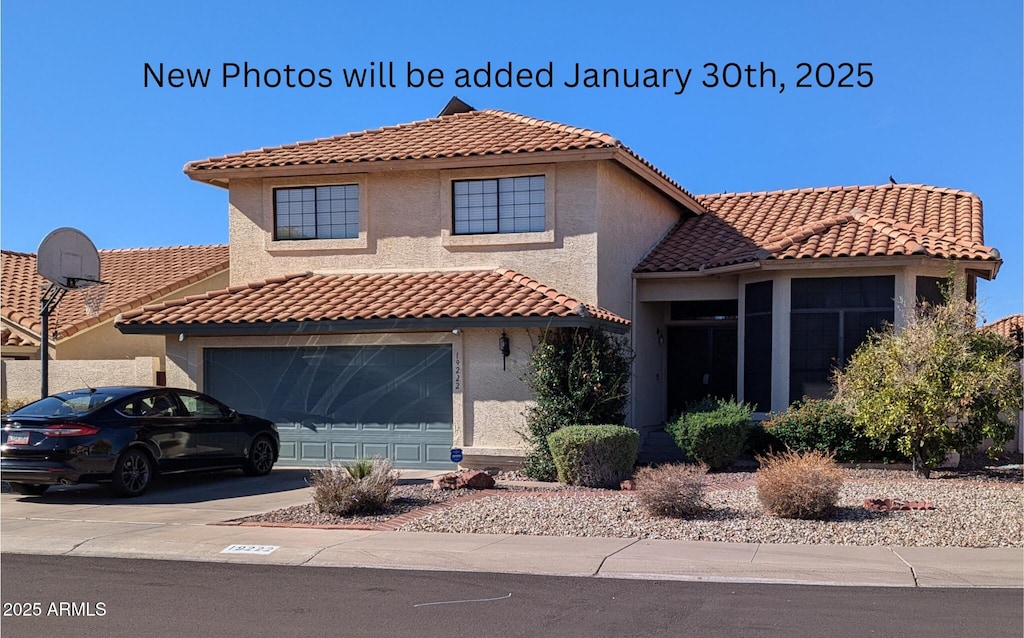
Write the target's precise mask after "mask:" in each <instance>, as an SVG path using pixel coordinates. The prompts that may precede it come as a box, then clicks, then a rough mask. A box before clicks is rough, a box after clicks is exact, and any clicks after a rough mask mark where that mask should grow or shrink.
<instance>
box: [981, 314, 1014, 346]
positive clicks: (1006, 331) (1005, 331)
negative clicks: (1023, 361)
mask: <svg viewBox="0 0 1024 638" xmlns="http://www.w3.org/2000/svg"><path fill="white" fill-rule="evenodd" d="M981 330H991V331H992V332H994V333H996V334H997V335H999V336H1001V337H1003V338H1004V339H1009V340H1010V342H1011V343H1013V344H1015V345H1016V346H1017V347H1018V348H1019V347H1020V346H1021V345H1022V344H1024V315H1022V314H1017V315H1008V316H1006V317H1003V318H1002V319H997V320H995V321H993V322H992V323H989V324H985V325H983V326H981Z"/></svg>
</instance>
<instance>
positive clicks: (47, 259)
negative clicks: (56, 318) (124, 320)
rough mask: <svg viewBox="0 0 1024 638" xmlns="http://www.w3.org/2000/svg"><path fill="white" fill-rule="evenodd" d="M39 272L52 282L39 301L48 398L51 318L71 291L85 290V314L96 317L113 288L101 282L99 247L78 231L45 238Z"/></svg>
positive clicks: (44, 392) (44, 384)
mask: <svg viewBox="0 0 1024 638" xmlns="http://www.w3.org/2000/svg"><path fill="white" fill-rule="evenodd" d="M36 272H37V273H38V274H39V276H41V277H42V278H43V279H46V280H47V281H49V282H50V285H49V286H48V287H47V288H46V292H44V293H43V295H42V297H40V299H39V321H40V324H41V327H42V329H41V330H40V346H39V359H40V366H39V367H40V377H41V378H42V396H43V397H45V396H46V395H47V394H48V393H49V365H48V363H49V359H50V356H49V354H50V353H49V348H50V344H49V341H50V335H49V323H50V315H51V314H52V313H53V312H54V311H55V310H56V309H57V304H59V303H60V300H61V299H62V298H63V297H64V294H65V293H66V292H67V291H68V290H71V289H74V288H83V290H82V296H83V297H84V299H85V312H86V314H87V315H89V316H90V317H95V316H97V315H98V314H99V311H100V307H102V305H103V300H104V299H106V297H107V288H108V287H109V286H108V284H104V283H103V282H102V281H101V280H100V255H99V252H98V251H97V250H96V245H95V244H94V243H92V240H91V239H89V238H88V237H86V236H85V233H83V232H82V231H80V230H77V229H74V228H67V227H65V228H57V229H56V230H53V231H51V232H50V233H49V234H48V235H47V236H46V237H44V238H43V241H42V242H40V244H39V250H38V251H37V253H36ZM90 289H96V290H90Z"/></svg>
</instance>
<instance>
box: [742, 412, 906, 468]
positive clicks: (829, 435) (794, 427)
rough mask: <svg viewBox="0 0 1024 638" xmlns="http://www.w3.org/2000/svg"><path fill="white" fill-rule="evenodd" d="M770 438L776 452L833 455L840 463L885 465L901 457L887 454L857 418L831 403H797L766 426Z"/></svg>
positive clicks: (773, 416) (775, 414)
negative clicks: (857, 425) (881, 463)
mask: <svg viewBox="0 0 1024 638" xmlns="http://www.w3.org/2000/svg"><path fill="white" fill-rule="evenodd" d="M764 430H765V433H766V435H767V436H769V437H773V438H774V439H775V440H776V441H778V444H777V445H773V446H772V448H773V450H759V451H758V453H761V454H763V453H765V452H767V451H778V450H783V449H787V448H788V449H790V450H793V451H794V452H810V451H812V450H817V451H819V452H831V453H832V454H834V455H835V457H836V460H837V461H840V462H850V461H881V460H889V459H891V458H892V457H894V455H898V453H897V452H895V450H883V449H882V448H881V446H879V445H878V444H873V442H872V440H871V439H869V438H868V437H866V436H865V435H864V434H863V433H862V432H860V431H859V430H858V429H857V428H856V426H855V425H854V421H853V415H852V414H850V413H849V412H848V411H847V410H845V409H843V407H842V406H841V405H839V404H838V403H836V402H835V401H832V400H830V399H808V398H805V399H803V400H802V401H797V402H796V403H794V404H793V405H791V406H789V409H787V410H786V411H785V412H777V413H773V414H772V415H771V418H770V419H769V420H768V421H767V422H766V423H765V424H764Z"/></svg>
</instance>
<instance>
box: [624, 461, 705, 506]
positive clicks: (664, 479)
mask: <svg viewBox="0 0 1024 638" xmlns="http://www.w3.org/2000/svg"><path fill="white" fill-rule="evenodd" d="M707 472H708V466H707V465H704V464H703V463H701V464H698V465H681V464H672V465H660V466H658V467H642V468H640V469H638V470H637V471H636V474H634V476H633V482H634V484H635V489H636V498H637V501H638V502H639V503H640V506H641V507H643V508H644V509H645V510H646V511H647V512H648V513H649V514H652V515H654V516H674V517H684V516H693V515H695V514H699V513H701V512H703V511H705V510H706V509H707V506H706V505H705V503H704V475H705V474H707Z"/></svg>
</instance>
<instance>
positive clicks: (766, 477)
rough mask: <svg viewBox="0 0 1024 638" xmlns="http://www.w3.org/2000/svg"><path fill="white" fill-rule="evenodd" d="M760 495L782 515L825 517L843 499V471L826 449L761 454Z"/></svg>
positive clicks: (767, 507)
mask: <svg viewBox="0 0 1024 638" xmlns="http://www.w3.org/2000/svg"><path fill="white" fill-rule="evenodd" d="M757 460H758V462H759V463H760V464H761V467H760V469H758V471H757V497H758V499H759V500H760V501H761V505H762V506H763V507H764V509H765V511H766V512H768V513H769V514H773V515H775V516H778V517H779V518H823V517H824V516H826V515H827V514H828V513H829V512H830V511H832V509H833V508H834V507H835V505H836V502H837V501H838V500H839V488H840V487H842V485H843V471H842V470H841V469H840V468H839V466H838V465H836V462H835V458H834V457H833V456H832V455H831V454H829V453H826V452H819V451H816V450H815V451H811V452H806V453H803V454H801V453H799V452H794V451H792V450H787V451H786V452H782V453H780V454H769V455H767V456H759V457H757Z"/></svg>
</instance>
